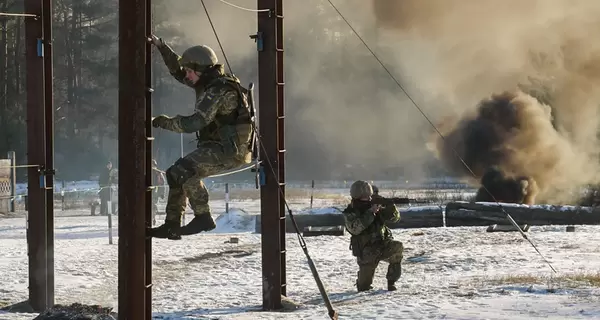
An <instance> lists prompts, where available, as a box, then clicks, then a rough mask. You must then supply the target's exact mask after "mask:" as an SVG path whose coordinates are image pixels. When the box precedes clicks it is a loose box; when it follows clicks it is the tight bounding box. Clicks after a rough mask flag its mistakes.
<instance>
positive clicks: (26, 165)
mask: <svg viewBox="0 0 600 320" xmlns="http://www.w3.org/2000/svg"><path fill="white" fill-rule="evenodd" d="M35 167H41V165H39V164H24V165H20V166H8V167H0V169H12V168H35Z"/></svg>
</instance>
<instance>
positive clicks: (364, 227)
mask: <svg viewBox="0 0 600 320" xmlns="http://www.w3.org/2000/svg"><path fill="white" fill-rule="evenodd" d="M342 213H343V214H344V221H345V224H346V230H348V232H349V233H350V234H351V235H352V238H355V239H353V240H358V241H359V242H360V243H361V244H362V245H363V246H364V245H367V244H369V243H373V242H379V241H382V240H391V239H393V236H392V232H391V230H390V229H389V228H388V227H387V226H386V225H385V223H386V222H397V221H399V220H400V213H399V212H398V208H397V207H396V206H395V205H390V206H385V207H382V208H381V209H379V212H378V213H377V214H373V210H372V209H371V208H368V209H366V210H361V209H359V208H356V207H354V206H353V204H352V203H351V204H349V205H348V207H346V209H345V210H344V211H343V212H342Z"/></svg>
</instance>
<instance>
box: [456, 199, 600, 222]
mask: <svg viewBox="0 0 600 320" xmlns="http://www.w3.org/2000/svg"><path fill="white" fill-rule="evenodd" d="M502 209H504V211H505V212H506V213H508V214H510V216H511V217H512V218H513V219H514V220H515V222H517V224H519V225H523V224H528V225H530V226H544V225H577V224H580V225H581V224H592V225H595V224H600V212H599V211H597V210H594V209H593V208H591V207H579V206H554V205H520V204H514V203H500V205H498V204H496V203H492V202H462V201H460V202H450V203H448V204H446V226H448V227H458V226H487V225H490V224H502V225H507V224H510V222H509V220H508V218H507V217H506V213H504V212H502Z"/></svg>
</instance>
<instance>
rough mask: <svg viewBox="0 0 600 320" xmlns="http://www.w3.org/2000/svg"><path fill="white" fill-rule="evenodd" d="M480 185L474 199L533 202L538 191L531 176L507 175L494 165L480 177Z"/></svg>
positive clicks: (520, 202) (521, 202)
mask: <svg viewBox="0 0 600 320" xmlns="http://www.w3.org/2000/svg"><path fill="white" fill-rule="evenodd" d="M481 185H482V186H481V187H480V188H479V190H477V194H476V195H475V201H483V202H496V201H498V202H504V203H519V204H529V205H531V204H534V203H535V196H536V195H537V193H538V189H537V183H536V182H535V180H534V179H533V178H531V177H524V176H521V177H509V176H506V175H505V173H504V172H503V171H502V170H500V169H498V168H495V167H491V168H489V169H488V170H487V171H486V172H485V173H484V174H483V176H482V177H481Z"/></svg>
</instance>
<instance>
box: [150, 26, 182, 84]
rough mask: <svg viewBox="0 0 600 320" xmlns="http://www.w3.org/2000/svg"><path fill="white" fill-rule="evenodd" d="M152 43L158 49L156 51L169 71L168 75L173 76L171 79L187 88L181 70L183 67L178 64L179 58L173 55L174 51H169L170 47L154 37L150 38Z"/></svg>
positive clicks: (175, 54)
mask: <svg viewBox="0 0 600 320" xmlns="http://www.w3.org/2000/svg"><path fill="white" fill-rule="evenodd" d="M152 42H153V43H154V44H155V45H156V48H158V51H159V52H160V55H161V56H162V58H163V61H164V62H165V65H166V66H167V68H168V69H169V73H170V74H171V75H172V76H173V78H175V79H176V80H177V81H179V82H181V83H183V84H185V85H188V86H189V84H188V83H187V82H186V81H185V70H183V67H182V66H181V64H179V60H180V59H181V57H180V56H179V55H178V54H177V53H175V51H173V49H171V47H170V46H169V45H168V44H166V43H165V42H164V41H163V40H162V39H160V38H156V36H154V37H153V38H152Z"/></svg>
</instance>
